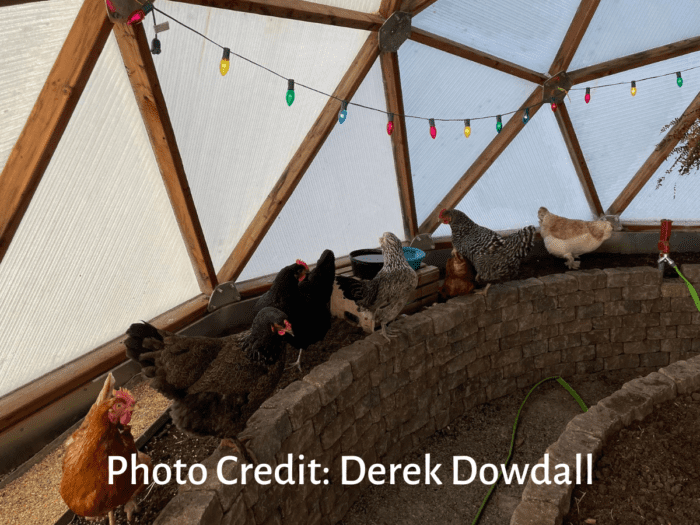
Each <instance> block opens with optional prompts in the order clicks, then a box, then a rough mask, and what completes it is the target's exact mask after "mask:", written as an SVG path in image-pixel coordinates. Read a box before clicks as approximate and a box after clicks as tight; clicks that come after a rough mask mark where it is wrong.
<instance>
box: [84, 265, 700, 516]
mask: <svg viewBox="0 0 700 525" xmlns="http://www.w3.org/2000/svg"><path fill="white" fill-rule="evenodd" d="M673 259H674V261H675V262H676V263H677V264H679V265H680V264H684V263H691V264H700V253H688V254H680V253H674V254H673ZM656 261H657V255H655V254H652V255H621V254H606V253H593V254H587V255H585V256H584V257H582V259H581V267H580V269H581V270H587V269H592V268H601V269H602V268H616V267H633V266H653V267H656V266H657V263H656ZM565 271H569V270H568V268H566V266H565V265H564V261H563V259H559V258H556V257H552V256H550V255H549V254H544V255H534V256H532V257H530V258H529V259H528V260H526V261H524V263H523V265H522V266H521V271H520V273H519V276H518V278H519V279H527V278H529V277H539V276H543V275H549V274H553V273H563V272H565ZM443 272H444V269H443ZM664 277H669V278H677V277H678V275H677V274H676V272H675V270H672V269H670V268H666V271H665V272H664ZM223 335H228V333H224V334H222V336H223ZM364 336H365V333H364V332H363V330H362V329H361V328H359V327H357V326H354V325H352V324H350V323H348V322H347V321H345V320H341V319H334V320H333V324H332V327H331V330H330V331H329V333H328V335H327V336H326V338H325V339H324V341H321V342H319V343H317V344H315V345H312V346H310V347H309V348H308V349H306V350H304V352H303V355H302V359H301V369H302V370H301V372H300V371H299V370H298V369H297V368H289V369H287V370H286V371H285V373H284V375H283V376H282V379H281V381H280V384H279V386H278V388H277V390H276V392H277V391H279V390H281V389H283V388H285V387H286V386H287V385H289V384H290V383H292V382H294V381H296V380H300V379H302V378H303V376H304V375H306V374H308V373H309V372H310V371H311V369H312V368H313V367H315V366H317V365H319V364H321V363H323V362H325V361H326V360H327V359H328V358H329V357H330V355H331V354H332V353H333V352H335V351H336V350H338V349H340V348H342V347H345V346H347V345H349V344H351V343H352V342H354V341H356V340H358V339H361V338H363V337H364ZM297 355H298V351H297V350H296V349H294V348H292V347H291V346H289V347H288V351H287V362H288V363H292V362H294V361H295V360H296V358H297ZM634 377H637V375H636V374H635V373H634V372H633V371H615V372H612V371H608V372H602V373H599V374H595V375H592V376H590V377H587V378H578V379H577V380H576V381H573V382H571V385H572V387H573V388H574V389H575V390H576V391H577V392H578V393H579V394H580V395H581V396H582V398H583V400H584V401H585V402H586V404H587V405H588V406H591V405H593V404H595V403H597V402H598V401H599V400H600V399H602V398H604V397H607V396H608V395H610V394H612V393H613V392H615V391H616V390H618V389H619V388H620V387H621V386H622V384H623V383H624V382H625V381H628V380H630V379H633V378H634ZM528 391H529V389H524V390H522V391H520V392H518V393H516V394H514V395H512V396H507V397H506V398H502V399H499V400H496V401H494V402H491V403H486V404H484V405H482V406H479V407H477V408H475V409H473V410H472V411H471V412H470V413H469V414H468V415H466V416H464V417H463V418H461V419H459V420H458V421H456V422H455V423H453V424H452V425H450V426H449V427H447V428H446V429H444V430H443V431H440V432H438V433H436V434H435V435H434V436H432V437H431V438H430V439H429V440H428V441H427V442H426V443H425V444H424V445H423V446H422V447H421V448H420V449H418V450H416V451H414V452H412V453H410V454H409V455H408V456H407V457H406V458H405V459H404V463H411V462H416V463H418V464H423V463H424V462H425V459H424V457H425V454H428V453H429V454H431V457H432V462H433V464H436V463H441V464H442V465H443V466H442V468H441V470H440V472H439V474H438V475H439V477H440V478H441V480H442V481H443V485H440V486H435V485H423V484H420V485H416V486H409V485H406V484H404V483H403V482H399V483H398V484H397V485H393V486H391V485H384V486H376V487H371V488H370V489H368V490H367V491H365V493H364V494H363V495H362V497H361V498H360V500H359V501H358V502H356V503H355V505H354V506H353V507H352V508H351V510H350V511H349V513H348V515H347V516H346V518H345V519H344V520H343V522H342V524H343V525H360V524H368V525H375V524H376V525H380V524H394V523H406V524H414V523H415V524H419V523H420V524H423V523H425V522H426V521H428V520H430V521H432V522H434V523H440V524H442V523H444V524H451V523H460V524H461V523H464V521H465V517H469V520H471V519H472V518H473V516H474V515H475V514H476V512H477V511H478V509H479V506H480V505H481V501H482V499H483V497H484V496H485V495H486V492H487V491H488V488H489V487H488V486H485V485H482V484H481V483H480V482H479V481H478V478H477V481H476V482H475V483H472V484H469V485H463V486H457V485H454V484H453V483H452V470H451V466H452V458H453V457H454V456H458V455H467V456H470V457H472V458H473V459H474V460H475V461H476V462H477V465H479V466H480V465H482V464H483V463H495V464H499V463H501V462H503V461H505V459H506V456H507V452H508V447H509V445H510V439H511V433H512V426H513V421H514V419H515V415H516V413H517V410H518V407H519V405H520V403H521V401H522V399H524V397H525V395H526V394H527V392H528ZM579 411H580V409H579V407H578V405H577V404H576V402H575V401H574V400H573V398H571V397H570V395H569V394H568V393H567V392H566V391H564V390H563V389H562V388H561V386H559V385H558V384H557V383H555V382H548V383H545V384H543V385H542V386H540V387H539V388H538V390H537V391H536V393H533V395H532V396H531V397H530V399H529V400H528V403H527V404H526V406H525V408H524V409H523V412H522V413H521V416H520V424H521V426H520V430H519V431H518V441H517V443H516V445H517V446H516V448H515V451H514V456H513V460H512V462H517V463H521V464H523V465H524V464H525V463H531V464H532V463H535V462H536V461H537V460H538V459H539V458H540V457H542V454H543V453H544V450H545V449H546V448H547V446H549V445H550V444H551V443H553V442H554V441H556V440H557V439H558V437H559V435H560V434H561V432H562V431H563V429H564V427H565V426H566V424H567V423H568V421H569V420H570V419H571V418H572V417H574V416H575V415H576V414H578V413H579ZM218 444H219V440H217V439H215V438H199V439H196V438H188V437H187V436H185V435H184V434H182V433H181V432H180V431H179V430H177V428H175V427H174V426H173V425H172V424H171V423H168V425H166V427H164V429H163V430H162V431H161V432H160V433H159V434H157V435H156V436H154V438H152V439H151V441H149V443H148V444H147V445H146V448H145V449H144V450H145V451H146V453H148V454H149V455H150V456H151V458H152V460H153V462H154V464H157V463H167V464H168V465H170V466H171V467H172V466H173V465H174V463H175V462H176V461H177V460H178V459H180V460H181V461H182V462H183V463H185V464H188V465H189V464H192V463H196V462H201V461H202V460H204V459H205V458H206V457H208V456H209V455H211V454H212V453H213V451H214V450H215V449H216V447H217V446H218ZM465 470H466V471H467V472H468V467H466V468H465ZM523 488H524V487H523V486H520V485H517V484H513V485H510V486H506V485H504V484H503V483H502V482H501V483H500V484H499V487H498V489H497V490H496V491H495V492H494V494H493V495H492V496H491V498H490V501H489V504H488V505H487V506H486V508H485V510H484V512H483V514H482V516H481V520H480V522H479V523H481V524H485V525H491V524H502V523H507V520H509V519H510V515H511V514H512V512H513V510H514V509H515V507H516V506H517V504H518V503H519V501H520V496H521V494H522V489H523ZM176 492H177V484H176V482H175V481H174V480H171V482H170V483H169V484H167V485H162V486H161V485H155V486H153V487H151V488H150V490H146V491H144V496H143V498H142V499H145V500H147V501H144V502H140V503H139V504H140V506H141V510H140V511H139V512H138V513H136V514H135V516H134V521H133V523H136V524H139V523H140V524H147V523H152V522H153V520H154V519H155V516H157V515H158V513H159V512H160V511H161V510H162V509H163V508H164V507H165V505H167V503H168V502H169V501H170V499H171V498H172V497H173V496H174V495H175V494H176ZM116 517H117V523H118V524H119V525H122V524H126V523H127V522H126V515H125V514H124V512H123V510H121V509H120V510H118V511H117V512H116ZM71 523H73V524H81V525H87V524H88V523H89V522H88V521H85V520H83V519H81V518H77V517H76V518H75V519H74V520H73V521H72V522H71ZM615 523H617V522H615ZM620 523H622V522H620ZM674 525H675V522H674Z"/></svg>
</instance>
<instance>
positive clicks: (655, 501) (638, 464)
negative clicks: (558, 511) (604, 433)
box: [564, 393, 700, 525]
mask: <svg viewBox="0 0 700 525" xmlns="http://www.w3.org/2000/svg"><path fill="white" fill-rule="evenodd" d="M698 450H700V394H698V393H695V394H693V395H692V396H681V397H678V398H676V399H673V400H671V401H667V402H666V403H664V404H662V405H659V406H657V407H656V408H655V409H654V412H653V413H652V414H651V415H649V416H648V417H647V418H646V419H645V420H644V421H642V422H641V423H633V424H632V425H631V426H630V427H629V428H627V429H622V430H621V431H620V433H619V435H618V436H616V437H615V438H613V439H612V440H611V442H610V443H609V444H608V445H607V446H606V447H605V448H604V450H603V454H602V456H601V458H600V459H599V460H598V462H597V463H596V468H595V470H594V478H593V485H591V486H588V485H584V486H580V487H579V486H576V488H575V489H574V493H573V499H572V501H571V509H570V510H569V514H568V515H567V516H566V517H565V518H564V525H588V524H590V523H595V524H597V525H617V524H626V523H650V524H654V525H657V524H658V525H667V524H673V525H677V524H678V525H683V524H687V525H700V470H699V467H700V461H699V460H698V455H697V453H698ZM592 520H595V521H592Z"/></svg>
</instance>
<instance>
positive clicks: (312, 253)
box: [240, 61, 404, 280]
mask: <svg viewBox="0 0 700 525" xmlns="http://www.w3.org/2000/svg"><path fill="white" fill-rule="evenodd" d="M353 101H354V102H357V103H359V104H363V105H366V106H370V107H373V108H377V109H381V110H385V109H386V102H385V99H384V87H383V84H382V73H381V68H380V66H379V61H377V63H375V64H374V66H373V67H372V69H371V70H370V72H369V74H368V75H367V77H366V78H365V80H364V82H363V83H362V85H361V86H360V88H359V90H358V91H357V93H356V94H355V97H354V98H353ZM386 123H387V117H386V115H385V114H384V113H379V112H376V111H370V110H367V109H364V108H359V107H356V106H352V105H350V106H349V107H348V118H347V120H346V121H345V122H344V123H343V124H342V125H340V124H336V125H335V128H334V129H333V131H332V132H331V134H330V136H329V137H328V139H327V140H326V142H325V144H324V145H323V148H321V151H320V152H319V153H318V155H316V158H315V159H314V161H313V163H312V164H311V167H310V168H309V170H308V171H307V172H306V174H305V175H304V178H303V179H301V182H300V183H299V186H298V187H297V189H296V191H295V192H294V193H293V194H292V196H291V198H290V199H289V201H288V202H287V205H286V206H285V207H284V208H283V209H282V212H281V213H280V215H279V217H278V218H277V220H276V221H275V222H274V223H273V225H272V227H271V228H270V231H269V232H268V234H267V236H266V237H265V238H264V239H263V241H262V243H261V244H260V246H259V247H258V249H257V251H256V252H255V254H253V257H252V258H251V260H250V262H249V263H248V265H247V266H246V268H245V270H244V271H243V273H242V274H241V276H240V279H241V280H245V279H252V278H255V277H258V276H260V275H266V274H270V273H275V272H277V271H279V269H280V268H283V267H284V266H287V265H288V264H291V263H293V262H294V260H295V259H297V258H301V259H302V260H304V261H306V262H308V263H313V262H316V260H317V259H318V257H319V256H320V255H321V253H322V252H323V250H324V249H326V248H330V249H332V250H333V252H334V253H335V254H336V256H337V257H340V256H343V255H347V254H348V253H350V252H351V251H353V250H357V249H361V248H373V247H378V246H379V237H380V236H381V235H382V233H384V232H385V231H392V232H394V233H395V234H396V235H397V236H398V237H399V238H401V239H403V238H404V232H403V221H402V218H401V205H400V203H399V196H398V188H397V183H396V170H395V168H394V157H393V154H392V151H391V139H390V137H389V136H388V135H387V133H386Z"/></svg>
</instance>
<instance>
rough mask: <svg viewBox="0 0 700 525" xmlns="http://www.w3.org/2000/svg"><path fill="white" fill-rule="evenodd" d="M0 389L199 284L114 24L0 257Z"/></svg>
mask: <svg viewBox="0 0 700 525" xmlns="http://www.w3.org/2000/svg"><path fill="white" fill-rule="evenodd" d="M0 289H2V290H3V293H2V294H0V395H3V394H6V393H8V392H10V391H12V390H14V389H16V388H18V387H20V386H22V385H24V384H26V383H27V382H29V381H31V380H33V379H35V378H37V377H39V376H41V375H43V374H45V373H47V372H50V371H52V370H55V369H56V368H58V367H59V366H61V365H63V364H65V363H67V362H69V361H71V360H73V359H75V358H77V357H80V356H81V355H83V354H85V353H86V352H88V351H90V350H92V349H93V348H95V347H97V346H99V345H101V344H103V343H106V342H107V341H109V340H111V339H113V338H115V337H117V336H119V335H120V334H123V333H124V331H125V330H126V329H127V328H128V327H129V324H130V323H132V322H136V321H139V320H141V319H150V318H152V317H154V316H156V315H158V314H161V313H163V312H164V311H165V310H167V309H169V308H172V307H174V306H176V305H178V304H180V303H182V302H184V301H186V300H187V299H190V298H192V297H194V296H195V295H197V294H198V293H199V287H198V285H197V282H196V279H195V276H194V272H193V270H192V266H191V264H190V260H189V257H188V255H187V251H186V249H185V247H184V244H183V240H182V236H181V235H180V231H179V229H178V226H177V223H176V222H175V216H174V214H173V211H172V208H171V206H170V202H169V200H168V196H167V194H166V191H165V188H164V186H163V182H162V179H161V176H160V174H159V171H158V167H157V165H156V161H155V158H154V156H153V151H152V150H151V146H150V143H149V140H148V136H147V134H146V130H145V128H144V125H143V121H142V120H141V115H140V113H139V110H138V108H137V106H136V101H135V99H134V93H133V91H132V89H131V85H130V84H129V80H128V78H127V76H126V72H125V70H124V66H123V63H122V59H121V55H120V54H119V49H118V47H117V44H116V41H115V40H114V37H113V36H110V38H109V40H108V41H107V45H106V47H105V50H104V52H103V53H102V56H101V57H100V59H99V60H98V62H97V65H96V67H95V70H94V72H93V74H92V76H91V78H90V80H89V82H88V84H87V87H86V88H85V92H84V93H83V96H82V97H81V100H80V103H79V104H78V106H77V108H76V109H75V112H74V113H73V117H72V119H71V120H70V123H69V124H68V127H67V128H66V131H65V134H64V135H63V138H62V139H61V142H60V143H59V145H58V148H57V149H56V152H55V153H54V156H53V159H52V161H51V163H50V164H49V166H48V168H47V170H46V173H45V175H44V177H43V179H42V181H41V183H40V184H39V187H38V189H37V191H36V194H35V195H34V198H33V199H32V202H31V203H30V205H29V208H28V210H27V213H26V215H25V216H24V219H23V220H22V222H21V224H20V226H19V229H18V230H17V233H16V235H15V238H14V240H13V241H12V243H11V244H10V247H9V250H8V251H7V254H6V255H5V258H4V259H3V261H2V263H0Z"/></svg>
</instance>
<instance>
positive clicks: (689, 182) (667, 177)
mask: <svg viewBox="0 0 700 525" xmlns="http://www.w3.org/2000/svg"><path fill="white" fill-rule="evenodd" d="M674 159H675V156H673V157H669V158H668V159H666V161H665V162H664V163H663V164H661V166H660V167H659V169H658V170H657V171H656V173H655V174H654V175H653V176H652V177H651V179H649V181H648V182H647V183H646V184H645V185H644V187H643V188H642V190H641V191H640V192H639V194H638V195H637V196H636V197H635V198H634V200H633V201H632V202H631V203H630V205H629V206H628V207H627V208H626V209H625V211H624V212H622V214H621V215H620V219H621V220H623V221H629V222H639V223H642V224H644V223H646V224H658V222H659V221H660V220H661V219H670V220H673V221H674V224H688V225H690V224H694V225H698V224H700V173H699V172H697V171H695V170H693V171H691V172H690V173H689V174H688V175H680V174H679V173H678V166H676V168H674V170H673V171H672V172H671V173H666V170H668V169H669V168H670V167H671V165H672V164H673V161H674ZM661 178H663V181H662V182H661V184H660V185H658V181H659V179H661ZM657 186H658V188H657Z"/></svg>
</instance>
